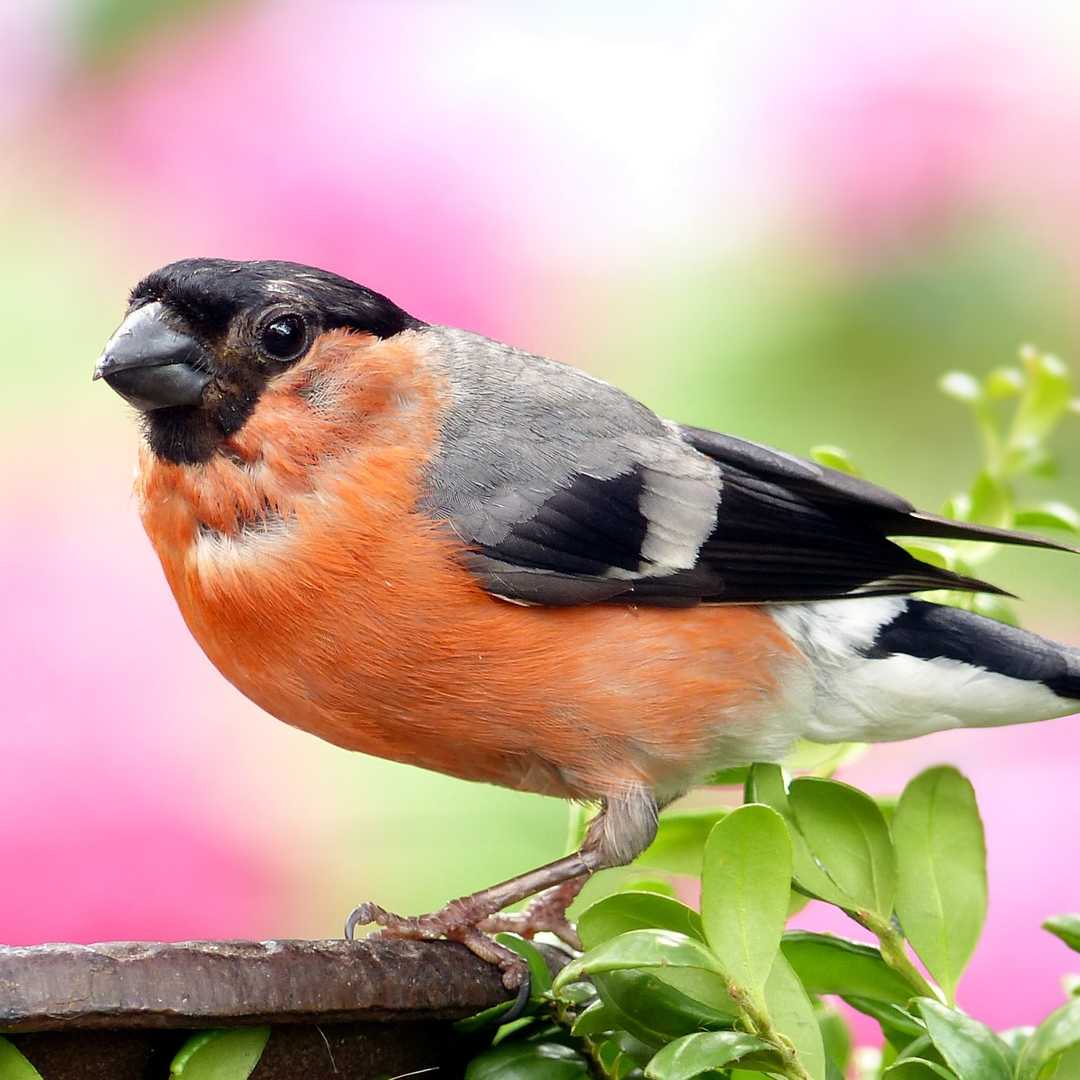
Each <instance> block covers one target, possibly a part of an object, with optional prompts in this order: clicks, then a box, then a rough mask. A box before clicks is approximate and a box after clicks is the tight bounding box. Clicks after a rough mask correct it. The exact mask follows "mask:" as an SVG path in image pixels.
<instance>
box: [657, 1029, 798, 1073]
mask: <svg viewBox="0 0 1080 1080" xmlns="http://www.w3.org/2000/svg"><path fill="white" fill-rule="evenodd" d="M748 1054H765V1055H772V1056H774V1058H775V1061H776V1064H777V1066H779V1065H780V1059H779V1057H778V1056H776V1054H775V1050H774V1049H773V1047H771V1046H770V1045H769V1044H768V1043H767V1042H765V1040H764V1039H759V1038H758V1037H757V1036H756V1035H747V1034H746V1033H745V1032H742V1031H707V1032H701V1033H698V1034H695V1035H685V1036H683V1038H681V1039H676V1040H675V1041H674V1042H671V1043H668V1045H667V1046H665V1047H664V1049H663V1050H661V1051H660V1053H659V1054H657V1055H656V1056H655V1057H654V1058H653V1059H652V1060H651V1061H650V1062H649V1064H648V1065H646V1066H645V1075H646V1076H647V1077H648V1080H692V1078H693V1077H695V1076H703V1075H704V1074H706V1073H708V1072H711V1071H712V1070H713V1069H721V1068H723V1067H724V1066H725V1065H730V1064H731V1063H732V1062H735V1061H739V1060H741V1059H742V1058H744V1057H746V1056H747V1055H748Z"/></svg>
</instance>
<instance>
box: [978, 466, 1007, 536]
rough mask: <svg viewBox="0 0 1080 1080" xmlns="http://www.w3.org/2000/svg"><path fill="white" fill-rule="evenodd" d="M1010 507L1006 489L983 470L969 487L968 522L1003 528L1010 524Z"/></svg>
mask: <svg viewBox="0 0 1080 1080" xmlns="http://www.w3.org/2000/svg"><path fill="white" fill-rule="evenodd" d="M1010 505H1011V499H1010V496H1009V491H1008V489H1007V488H1006V487H1005V485H1004V484H1003V483H1002V482H1001V481H1000V480H997V479H995V478H994V477H993V476H991V475H990V473H989V472H987V471H986V470H985V469H983V470H982V471H981V472H980V473H979V475H978V476H976V477H975V483H974V484H972V486H971V510H970V515H971V516H970V520H971V521H975V522H978V523H979V524H981V525H993V526H996V527H998V528H1004V527H1006V526H1008V525H1009V524H1010V516H1009V515H1010Z"/></svg>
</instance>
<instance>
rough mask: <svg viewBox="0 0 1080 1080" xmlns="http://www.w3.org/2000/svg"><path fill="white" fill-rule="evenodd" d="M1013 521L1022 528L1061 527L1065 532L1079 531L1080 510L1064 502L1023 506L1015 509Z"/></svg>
mask: <svg viewBox="0 0 1080 1080" xmlns="http://www.w3.org/2000/svg"><path fill="white" fill-rule="evenodd" d="M1013 521H1014V523H1015V524H1016V525H1018V526H1020V527H1022V528H1028V529H1030V528H1035V529H1063V530H1064V531H1065V532H1071V533H1080V512H1078V511H1077V510H1076V509H1075V508H1074V507H1072V506H1070V505H1069V504H1068V503H1064V502H1041V503H1037V504H1036V505H1034V506H1025V507H1024V508H1023V509H1020V510H1017V511H1016V514H1015V516H1014V518H1013Z"/></svg>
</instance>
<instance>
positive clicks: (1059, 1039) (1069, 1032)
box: [1016, 998, 1080, 1080]
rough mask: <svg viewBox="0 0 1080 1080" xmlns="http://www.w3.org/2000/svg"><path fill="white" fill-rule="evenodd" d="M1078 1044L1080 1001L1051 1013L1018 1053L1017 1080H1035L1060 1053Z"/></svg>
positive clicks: (1072, 1002)
mask: <svg viewBox="0 0 1080 1080" xmlns="http://www.w3.org/2000/svg"><path fill="white" fill-rule="evenodd" d="M1077 1045H1080V998H1074V999H1073V1000H1072V1001H1070V1002H1069V1003H1068V1004H1066V1005H1062V1007H1061V1008H1060V1009H1057V1010H1055V1011H1054V1012H1052V1013H1051V1014H1050V1015H1049V1016H1048V1017H1047V1018H1046V1019H1045V1020H1044V1021H1043V1022H1042V1023H1041V1024H1040V1025H1039V1026H1038V1027H1037V1028H1036V1029H1035V1031H1034V1032H1033V1034H1032V1036H1031V1038H1030V1039H1028V1041H1027V1042H1026V1043H1025V1044H1024V1049H1023V1050H1021V1051H1020V1060H1019V1061H1018V1062H1017V1065H1016V1080H1036V1078H1037V1077H1038V1076H1039V1074H1040V1073H1041V1072H1042V1070H1043V1068H1044V1067H1045V1066H1047V1065H1049V1064H1050V1062H1051V1061H1052V1060H1053V1059H1054V1058H1056V1057H1057V1056H1058V1055H1060V1054H1064V1053H1065V1052H1066V1051H1067V1050H1072V1048H1073V1047H1074V1046H1077Z"/></svg>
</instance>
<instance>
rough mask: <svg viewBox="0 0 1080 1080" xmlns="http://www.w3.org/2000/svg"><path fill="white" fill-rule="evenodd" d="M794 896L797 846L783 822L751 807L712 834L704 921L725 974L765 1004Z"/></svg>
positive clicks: (703, 877) (774, 814)
mask: <svg viewBox="0 0 1080 1080" xmlns="http://www.w3.org/2000/svg"><path fill="white" fill-rule="evenodd" d="M790 895H791V841H790V840H789V839H788V830H787V826H786V825H785V824H784V820H783V818H781V817H780V815H779V814H778V813H777V812H776V811H775V810H773V809H771V808H770V807H768V806H763V805H761V804H760V803H750V804H748V805H746V806H740V807H739V808H738V809H737V810H734V811H733V812H732V813H731V814H729V815H728V816H727V817H726V818H725V819H724V820H723V821H721V822H720V823H719V824H718V825H717V826H716V827H715V828H714V829H713V831H712V832H711V833H710V834H709V839H708V842H707V843H706V845H705V861H704V864H703V866H702V873H701V921H702V923H703V925H704V927H705V938H706V940H707V941H708V943H709V947H710V949H712V951H713V954H714V955H715V956H716V957H717V958H718V959H719V960H720V963H721V965H722V966H723V969H724V972H725V973H726V974H727V975H728V977H729V978H730V979H731V980H732V982H734V983H735V984H737V985H738V986H741V987H743V988H745V989H746V990H748V991H749V992H750V993H751V994H752V995H753V996H754V997H755V998H757V999H758V1000H760V998H761V995H762V993H763V991H764V988H765V980H766V979H767V978H768V977H769V971H770V970H771V968H772V966H773V961H774V960H775V959H776V953H777V950H778V949H779V947H780V935H781V934H782V933H783V931H784V923H785V922H786V921H787V910H788V897H789V896H790Z"/></svg>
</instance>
